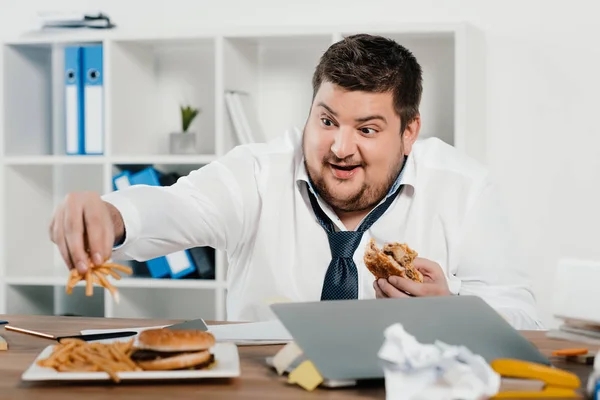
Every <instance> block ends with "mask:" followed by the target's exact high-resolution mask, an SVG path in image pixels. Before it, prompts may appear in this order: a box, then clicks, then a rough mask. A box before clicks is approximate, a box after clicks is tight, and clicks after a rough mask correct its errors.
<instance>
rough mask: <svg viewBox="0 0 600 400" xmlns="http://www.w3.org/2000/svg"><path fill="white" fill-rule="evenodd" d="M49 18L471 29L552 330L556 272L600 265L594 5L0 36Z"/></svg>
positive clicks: (372, 6) (429, 8)
mask: <svg viewBox="0 0 600 400" xmlns="http://www.w3.org/2000/svg"><path fill="white" fill-rule="evenodd" d="M49 9H53V10H70V9H77V10H80V9H83V10H87V9H99V10H102V11H103V12H106V13H107V14H109V15H110V17H111V18H112V19H113V20H114V22H115V23H116V24H118V26H119V27H120V29H123V30H127V31H139V32H152V31H156V32H167V31H173V30H175V31H181V32H185V31H186V30H193V29H195V28H197V27H198V26H203V27H232V28H235V27H236V26H256V27H261V26H290V25H297V26H306V27H307V29H310V27H311V26H327V25H336V24H345V25H348V24H353V23H356V24H369V25H371V26H372V25H374V24H377V23H384V24H386V25H387V26H389V25H390V24H394V23H406V22H425V23H429V22H436V23H437V22H462V21H464V22H468V23H471V24H472V25H474V26H475V27H477V28H478V29H480V30H481V32H482V34H483V38H484V44H485V47H484V50H485V54H484V59H485V76H486V78H485V82H484V89H485V90H484V91H483V93H485V100H486V101H485V104H486V110H485V129H486V134H487V137H486V158H487V160H488V161H487V163H488V166H489V167H490V169H491V171H492V173H493V174H494V176H495V178H496V180H497V182H498V184H499V185H500V187H501V188H502V189H503V193H504V195H505V200H506V202H507V204H508V207H509V210H510V213H511V216H512V218H513V220H514V222H515V225H516V227H517V233H518V235H519V239H521V241H522V243H523V245H524V248H525V252H526V256H527V257H528V262H529V265H530V271H531V274H532V276H533V277H534V289H535V292H536V295H537V297H538V300H539V303H540V309H541V312H542V317H543V319H544V322H545V323H546V324H549V325H552V324H553V323H554V321H553V319H552V310H551V295H552V285H553V273H554V268H555V266H556V263H557V261H558V260H559V259H560V258H561V257H577V258H584V259H596V260H598V259H600V245H599V244H598V239H599V236H598V233H597V232H598V230H597V227H598V226H600V212H599V211H598V204H600V190H599V189H598V187H597V185H596V184H597V182H600V136H599V135H598V134H597V131H598V124H597V121H596V116H597V114H598V112H597V110H596V108H597V105H598V100H597V93H598V92H599V89H600V76H599V75H598V73H597V71H599V70H600V47H599V46H598V44H597V39H598V37H599V36H600V26H599V25H598V23H597V15H598V12H599V11H600V5H598V3H597V2H595V1H592V0H589V1H570V2H563V1H543V0H538V1H523V0H519V1H517V0H508V1H501V2H500V1H481V0H464V1H446V0H430V1H398V0H389V1H384V0H373V1H370V2H365V1H316V0H309V1H306V0H305V1H297V2H291V1H285V2H283V1H266V0H262V1H244V0H238V1H233V0H220V1H218V2H217V1H214V2H207V1H202V2H192V1H189V2H188V1H181V0H170V1H156V2H137V1H122V0H121V1H116V0H106V1H75V0H71V1H66V0H63V1H41V0H39V1H32V0H29V1H28V0H18V1H17V0H11V1H6V0H0V36H1V37H9V36H11V35H15V34H17V33H19V32H21V31H23V30H25V29H27V27H29V26H30V24H31V21H32V19H33V18H34V16H35V13H36V11H41V10H49ZM307 83H308V82H307ZM425 84H426V85H427V83H425ZM290 95H293V94H290ZM5 101H10V99H5ZM424 125H427V121H424Z"/></svg>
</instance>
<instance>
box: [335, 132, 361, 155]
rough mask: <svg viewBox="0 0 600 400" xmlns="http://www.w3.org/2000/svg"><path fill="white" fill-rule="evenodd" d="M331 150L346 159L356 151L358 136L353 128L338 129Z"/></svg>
mask: <svg viewBox="0 0 600 400" xmlns="http://www.w3.org/2000/svg"><path fill="white" fill-rule="evenodd" d="M331 151H332V152H333V154H335V156H336V157H337V158H339V159H344V158H346V157H348V156H352V155H353V154H354V153H356V137H355V135H354V130H353V129H344V128H340V129H338V131H337V133H336V135H335V139H334V141H333V144H332V146H331Z"/></svg>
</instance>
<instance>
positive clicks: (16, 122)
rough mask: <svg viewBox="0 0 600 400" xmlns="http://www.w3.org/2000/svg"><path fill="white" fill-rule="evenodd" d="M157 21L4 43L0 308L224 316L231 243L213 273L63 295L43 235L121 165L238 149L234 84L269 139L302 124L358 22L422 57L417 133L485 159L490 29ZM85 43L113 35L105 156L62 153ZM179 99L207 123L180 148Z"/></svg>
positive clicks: (108, 46) (177, 161)
mask: <svg viewBox="0 0 600 400" xmlns="http://www.w3.org/2000/svg"><path fill="white" fill-rule="evenodd" d="M155 28H156V27H154V28H153V29H149V30H147V31H140V30H133V31H131V32H125V31H120V30H111V31H106V32H100V31H77V30H68V31H64V32H44V33H39V34H27V35H24V36H20V37H16V38H8V37H7V38H5V39H8V41H4V43H3V47H2V49H0V71H1V72H2V75H1V76H0V86H1V87H2V96H1V97H0V107H1V109H0V116H2V118H0V148H2V153H3V154H2V157H0V158H2V160H1V161H0V178H1V179H0V182H1V183H2V187H1V188H0V189H1V190H2V191H3V193H4V197H3V200H1V201H0V205H1V206H2V207H0V218H1V219H2V223H3V224H4V225H3V226H4V227H5V232H0V236H1V237H2V241H0V250H1V251H0V253H2V257H1V258H2V259H1V260H0V313H2V312H6V310H7V309H8V310H10V311H12V312H31V313H36V314H37V313H41V314H44V313H76V314H82V315H90V316H93V315H100V316H102V315H104V316H115V317H133V318H139V317H167V318H174V317H182V318H188V317H189V318H193V317H198V316H208V317H214V318H217V319H223V318H225V317H226V312H225V298H226V294H227V287H226V273H227V265H228V261H227V255H226V254H225V253H224V252H217V253H216V254H217V258H216V260H215V267H216V271H215V274H216V278H217V279H218V280H200V279H198V280H191V279H182V280H171V279H152V278H148V277H147V276H148V275H143V274H136V277H124V278H123V279H121V280H118V281H114V284H115V286H116V287H117V288H118V289H119V290H120V293H121V304H119V305H116V304H114V303H113V300H112V299H111V297H110V295H109V294H108V293H106V291H105V290H104V289H103V288H101V287H98V286H96V287H95V288H94V292H95V293H94V296H93V298H88V297H86V296H85V293H84V292H85V286H84V283H83V282H82V283H80V284H78V285H77V287H76V290H74V291H73V295H66V293H65V290H64V288H65V285H66V282H67V275H68V271H67V270H66V268H65V267H64V265H62V261H61V256H60V253H59V251H58V249H57V248H56V246H55V245H54V244H53V243H52V242H51V241H50V240H49V237H48V226H49V223H50V220H51V217H52V215H53V213H54V211H55V209H56V207H57V205H58V204H59V203H60V202H62V201H63V200H64V198H65V195H66V194H67V193H70V192H74V191H93V192H97V193H106V192H109V191H112V190H113V182H112V179H113V176H114V175H115V174H117V173H120V172H122V171H124V170H129V171H137V170H139V169H140V168H141V167H144V166H154V167H155V168H156V169H157V170H158V171H159V172H161V173H164V174H165V175H169V176H168V177H167V179H166V180H165V181H166V182H173V181H174V178H177V175H179V176H184V175H187V174H188V173H190V172H191V171H194V170H196V169H198V168H204V166H206V165H207V164H209V163H211V162H214V161H216V160H217V159H218V157H219V156H222V155H223V154H226V153H227V152H229V151H231V150H232V149H233V148H234V146H236V145H238V144H239V138H238V136H237V135H236V132H235V130H234V129H233V125H232V123H231V119H230V116H229V112H228V109H227V106H226V102H225V99H224V93H225V91H226V90H240V91H244V92H246V93H248V94H249V95H250V96H251V99H252V100H251V101H252V104H251V106H252V107H253V108H254V110H255V111H256V118H257V119H258V121H259V123H260V125H261V126H262V128H263V130H264V134H265V138H266V139H272V138H273V137H275V136H278V135H280V134H282V133H283V132H284V131H285V130H288V129H290V128H293V127H297V128H299V129H302V127H303V126H304V123H305V122H306V118H307V113H308V111H309V106H310V104H311V102H312V94H313V93H312V91H313V88H312V85H311V83H312V82H311V81H312V75H313V73H314V71H315V67H316V65H317V64H318V62H319V59H320V58H321V56H322V54H323V52H324V51H325V50H326V49H327V48H328V47H329V46H330V45H331V44H332V43H334V42H337V41H339V40H341V39H342V38H343V37H345V36H347V35H350V34H352V33H356V32H367V33H373V34H382V35H384V36H387V37H390V38H392V39H394V40H396V41H397V42H398V43H400V44H401V45H404V46H406V47H407V48H408V50H410V51H411V52H412V53H413V54H414V55H415V56H416V57H417V59H418V61H419V63H420V64H421V66H422V67H423V75H424V87H423V99H422V102H421V107H420V112H421V115H422V118H423V127H422V130H421V134H420V139H424V138H426V137H428V136H436V137H439V138H441V139H442V140H444V141H446V142H448V143H450V144H454V145H455V146H456V147H457V148H458V149H459V150H461V151H464V152H466V153H467V154H468V155H470V156H472V157H474V158H476V159H478V160H479V161H482V162H484V163H485V162H486V157H485V154H486V148H487V147H486V143H485V137H486V135H485V121H486V116H485V115H486V114H485V100H486V97H487V96H486V94H485V86H486V81H487V79H486V77H485V64H484V63H483V61H484V59H485V57H483V55H484V54H485V53H484V51H483V50H484V49H485V42H484V37H483V36H482V35H481V34H480V33H479V32H478V30H477V29H476V28H474V27H471V26H469V25H468V24H462V23H395V24H393V25H391V24H388V25H382V24H376V25H370V26H368V25H359V24H344V25H339V24H337V25H336V26H279V27H277V26H271V27H268V26H267V27H265V26H260V27H242V26H240V27H218V28H206V27H194V28H191V29H189V31H185V30H184V31H182V30H179V29H178V28H174V29H173V27H165V28H160V27H159V29H158V30H157V29H155ZM76 43H79V44H84V43H102V45H103V46H104V48H103V49H104V53H103V54H104V59H103V68H104V69H105V71H104V78H105V79H104V81H103V83H104V87H103V89H104V92H103V94H104V98H103V105H104V115H103V127H104V128H105V129H104V139H105V142H104V143H105V152H104V155H100V156H69V155H66V154H65V149H66V145H65V130H66V129H65V109H64V102H65V101H64V100H65V92H64V83H65V82H64V78H65V77H64V75H65V74H64V72H65V70H64V47H65V46H67V45H71V44H76ZM182 104H190V105H192V106H195V107H198V108H200V109H201V113H200V114H199V115H198V117H197V118H196V119H195V120H194V121H193V123H192V124H191V126H190V129H189V130H190V132H196V133H197V134H198V135H197V138H198V139H199V140H198V142H197V146H196V149H195V153H197V154H193V155H175V154H171V150H170V146H169V144H170V135H171V133H173V132H179V131H181V129H182V128H181V115H180V109H179V107H180V105H182ZM170 184H172V183H170ZM165 186H167V185H165ZM32 244H33V245H32ZM32 249H33V250H32ZM138 276H139V278H138ZM98 293H99V295H98Z"/></svg>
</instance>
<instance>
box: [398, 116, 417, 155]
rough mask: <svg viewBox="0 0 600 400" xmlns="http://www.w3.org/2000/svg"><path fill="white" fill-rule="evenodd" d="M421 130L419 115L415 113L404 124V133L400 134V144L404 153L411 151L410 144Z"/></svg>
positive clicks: (407, 153)
mask: <svg viewBox="0 0 600 400" xmlns="http://www.w3.org/2000/svg"><path fill="white" fill-rule="evenodd" d="M420 131H421V116H420V115H417V116H416V117H415V118H413V120H412V121H410V122H409V123H408V124H407V125H406V129H404V134H403V135H402V144H403V145H404V155H406V156H407V155H409V154H410V152H411V151H412V146H413V144H414V143H415V142H416V140H417V138H418V137H419V132H420Z"/></svg>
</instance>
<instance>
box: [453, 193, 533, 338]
mask: <svg viewBox="0 0 600 400" xmlns="http://www.w3.org/2000/svg"><path fill="white" fill-rule="evenodd" d="M509 220H510V218H508V216H507V215H506V214H505V210H504V209H503V208H502V206H501V202H500V201H499V198H498V194H497V193H496V192H495V190H494V188H493V186H492V185H491V184H490V183H489V182H487V183H485V184H484V185H483V187H482V189H481V190H480V191H479V193H478V194H477V195H476V197H475V200H474V201H473V202H472V206H471V209H470V210H469V211H468V213H467V216H466V219H465V221H464V224H463V228H462V229H461V237H460V241H459V242H458V246H459V247H458V251H459V259H458V260H459V261H458V269H457V271H456V274H455V275H456V277H457V278H459V279H460V281H461V287H460V291H459V294H460V295H476V296H479V297H481V298H483V299H484V300H485V301H486V302H487V303H488V304H490V305H491V306H492V307H494V308H495V309H496V310H497V311H498V312H500V313H501V314H502V315H503V316H504V317H505V318H506V319H507V320H508V321H509V322H510V323H511V324H512V325H513V326H514V327H515V328H517V329H542V328H543V326H542V323H541V322H540V320H539V318H538V312H537V305H536V301H535V296H534V294H533V291H532V288H531V281H530V276H529V269H530V265H529V264H528V262H527V260H526V259H525V258H524V255H523V252H522V251H521V248H520V244H519V243H518V242H517V240H516V237H515V235H514V234H513V230H512V228H511V226H510V223H509Z"/></svg>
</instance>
